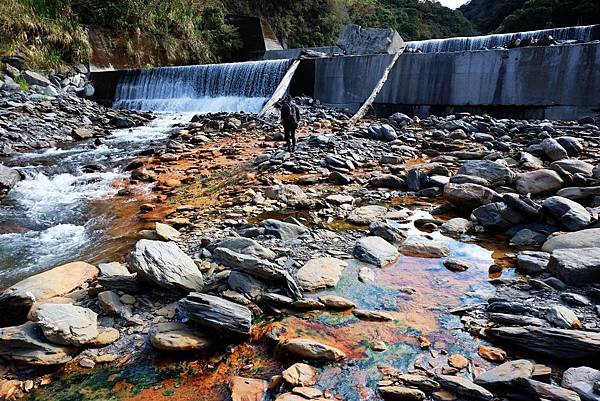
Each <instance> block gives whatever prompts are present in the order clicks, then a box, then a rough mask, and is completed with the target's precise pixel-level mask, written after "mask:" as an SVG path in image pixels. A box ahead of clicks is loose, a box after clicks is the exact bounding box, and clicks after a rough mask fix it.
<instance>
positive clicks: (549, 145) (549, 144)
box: [541, 138, 569, 161]
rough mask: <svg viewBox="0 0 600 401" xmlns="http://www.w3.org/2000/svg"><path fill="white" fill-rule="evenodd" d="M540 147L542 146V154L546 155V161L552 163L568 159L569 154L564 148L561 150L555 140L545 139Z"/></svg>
mask: <svg viewBox="0 0 600 401" xmlns="http://www.w3.org/2000/svg"><path fill="white" fill-rule="evenodd" d="M541 146H542V150H543V151H544V153H545V154H546V156H547V157H548V159H550V160H552V161H556V160H562V159H566V158H567V157H569V154H568V153H567V151H566V150H565V148H563V147H562V146H561V145H560V144H559V143H558V142H557V141H556V139H553V138H546V139H544V140H543V141H542V144H541Z"/></svg>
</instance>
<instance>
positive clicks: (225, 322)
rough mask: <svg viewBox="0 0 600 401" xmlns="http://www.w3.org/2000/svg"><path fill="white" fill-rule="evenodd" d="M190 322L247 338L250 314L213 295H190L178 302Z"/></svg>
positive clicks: (243, 307) (242, 308)
mask: <svg viewBox="0 0 600 401" xmlns="http://www.w3.org/2000/svg"><path fill="white" fill-rule="evenodd" d="M179 305H180V306H181V308H182V309H183V310H184V311H185V312H186V313H187V314H188V316H189V317H190V319H191V320H193V321H194V322H197V323H198V324H200V325H202V326H206V327H208V328H211V329H214V330H217V331H220V332H223V333H224V334H229V335H236V336H248V335H249V334H250V326H251V324H252V313H251V312H250V309H248V308H247V307H245V306H243V305H239V304H236V303H234V302H231V301H227V300H225V299H223V298H219V297H216V296H214V295H208V294H200V293H197V292H195V293H191V294H189V295H188V296H187V297H186V298H184V299H182V300H181V301H179Z"/></svg>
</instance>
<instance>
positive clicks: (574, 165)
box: [550, 159, 594, 177]
mask: <svg viewBox="0 0 600 401" xmlns="http://www.w3.org/2000/svg"><path fill="white" fill-rule="evenodd" d="M550 168H551V169H556V170H557V171H558V172H560V171H561V170H564V171H567V172H569V173H571V174H582V175H584V176H585V177H591V176H592V175H593V170H594V165H593V164H590V163H588V162H584V161H583V160H577V159H565V160H560V161H556V162H554V163H552V164H551V165H550Z"/></svg>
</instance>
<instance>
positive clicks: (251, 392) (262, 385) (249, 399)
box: [229, 376, 269, 401]
mask: <svg viewBox="0 0 600 401" xmlns="http://www.w3.org/2000/svg"><path fill="white" fill-rule="evenodd" d="M268 385H269V382H267V381H266V380H261V379H250V378H247V377H241V376H235V377H234V378H233V379H231V381H230V382H229V389H230V390H231V401H263V400H264V399H265V395H266V394H267V388H268Z"/></svg>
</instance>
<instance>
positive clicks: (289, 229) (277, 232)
mask: <svg viewBox="0 0 600 401" xmlns="http://www.w3.org/2000/svg"><path fill="white" fill-rule="evenodd" d="M260 225H261V226H263V227H264V228H265V234H266V235H272V236H273V237H276V238H279V239H282V240H284V241H289V240H293V239H296V238H298V237H299V236H301V235H304V234H306V233H308V232H310V231H309V230H308V229H307V228H306V227H303V226H300V225H298V224H293V223H287V222H285V221H280V220H275V219H268V220H263V221H262V222H261V223H260Z"/></svg>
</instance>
